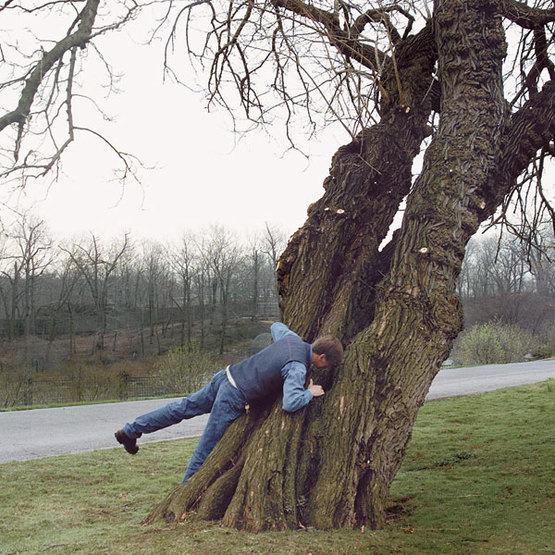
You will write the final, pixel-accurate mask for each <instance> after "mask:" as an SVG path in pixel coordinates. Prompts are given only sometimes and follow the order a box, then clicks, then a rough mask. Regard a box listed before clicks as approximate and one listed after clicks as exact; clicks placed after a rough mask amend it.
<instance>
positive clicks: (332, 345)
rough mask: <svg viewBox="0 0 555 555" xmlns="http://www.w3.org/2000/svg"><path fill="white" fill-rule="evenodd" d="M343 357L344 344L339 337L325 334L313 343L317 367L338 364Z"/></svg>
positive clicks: (313, 353) (313, 360) (314, 361)
mask: <svg viewBox="0 0 555 555" xmlns="http://www.w3.org/2000/svg"><path fill="white" fill-rule="evenodd" d="M342 359H343V346H342V345H341V341H339V339H337V337H333V336H332V335H325V336H324V337H320V338H319V339H317V340H316V341H315V342H314V343H313V344H312V362H313V363H314V366H316V368H326V367H328V366H337V365H338V364H339V363H340V362H341V360H342Z"/></svg>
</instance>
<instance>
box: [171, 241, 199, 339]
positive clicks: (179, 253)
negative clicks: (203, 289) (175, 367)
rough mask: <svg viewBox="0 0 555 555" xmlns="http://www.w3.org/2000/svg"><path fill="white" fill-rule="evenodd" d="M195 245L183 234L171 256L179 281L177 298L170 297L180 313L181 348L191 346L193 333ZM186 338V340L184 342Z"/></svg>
mask: <svg viewBox="0 0 555 555" xmlns="http://www.w3.org/2000/svg"><path fill="white" fill-rule="evenodd" d="M194 251H195V243H194V239H193V238H192V237H191V236H190V235H186V234H184V235H183V236H182V238H181V242H180V244H179V247H178V248H177V250H176V251H175V252H173V253H172V255H171V265H172V267H173V270H174V272H175V274H176V275H177V277H178V280H179V284H180V287H179V292H180V294H179V296H178V297H180V298H176V297H175V296H172V301H173V302H174V303H175V305H176V306H177V307H178V308H179V311H180V312H181V341H180V344H181V346H182V347H183V346H184V345H185V344H186V343H187V345H189V347H190V346H191V341H192V332H193V307H192V290H193V280H194V278H195V273H196V268H195V265H196V263H197V260H196V256H195V252H194ZM185 337H187V340H185Z"/></svg>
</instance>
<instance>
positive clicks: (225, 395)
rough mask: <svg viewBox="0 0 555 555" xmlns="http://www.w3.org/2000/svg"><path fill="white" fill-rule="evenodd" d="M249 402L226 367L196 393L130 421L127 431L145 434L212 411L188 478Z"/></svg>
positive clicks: (132, 434) (187, 475)
mask: <svg viewBox="0 0 555 555" xmlns="http://www.w3.org/2000/svg"><path fill="white" fill-rule="evenodd" d="M245 404H246V401H245V397H244V395H243V394H242V393H241V392H240V391H239V390H238V389H237V388H235V387H233V386H232V385H231V383H230V382H229V380H228V379H227V376H226V373H225V370H220V371H219V372H218V373H217V374H214V376H213V377H212V380H211V381H210V383H209V384H207V385H205V386H204V387H203V388H202V389H200V390H199V391H197V392H196V393H192V394H191V395H189V396H188V397H184V398H183V399H181V400H179V401H174V402H172V403H168V404H167V405H165V406H163V407H160V408H159V409H156V410H153V411H152V412H149V413H147V414H143V415H142V416H139V417H138V418H136V419H135V420H134V421H133V422H131V423H127V424H126V425H125V426H124V427H123V431H124V432H125V433H126V434H127V435H128V436H129V437H132V438H138V437H141V435H142V434H150V433H151V432H155V431H157V430H161V429H162V428H166V427H168V426H171V425H172V424H177V423H179V422H181V421H182V420H185V419H187V418H192V417H193V416H198V415H200V414H206V413H210V417H209V418H208V423H207V424H206V428H205V429H204V432H203V433H202V437H201V438H200V441H199V442H198V445H197V447H196V449H195V452H194V453H193V456H192V457H191V460H190V462H189V465H188V466H187V470H186V472H185V476H184V477H183V482H185V480H187V479H189V478H190V477H191V476H192V475H193V474H194V473H195V472H196V471H197V470H198V469H199V468H200V465H201V464H202V463H203V462H204V460H205V459H206V457H208V455H209V454H210V453H211V451H212V449H214V446H215V445H216V443H218V441H219V440H220V439H221V437H222V436H223V435H224V432H225V431H226V430H227V428H228V426H229V425H230V424H231V423H232V422H233V421H234V420H235V419H236V418H238V417H239V416H240V415H241V414H242V413H243V412H244V410H245Z"/></svg>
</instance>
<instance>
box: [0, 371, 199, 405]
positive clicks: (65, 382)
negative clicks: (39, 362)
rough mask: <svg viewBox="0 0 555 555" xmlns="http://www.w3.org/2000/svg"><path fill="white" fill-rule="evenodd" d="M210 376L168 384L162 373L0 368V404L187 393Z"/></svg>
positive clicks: (71, 401) (179, 394) (143, 397)
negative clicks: (76, 372)
mask: <svg viewBox="0 0 555 555" xmlns="http://www.w3.org/2000/svg"><path fill="white" fill-rule="evenodd" d="M207 379H209V377H208V378H206V377H204V376H203V377H197V378H195V379H194V380H193V379H190V380H182V381H181V383H175V382H174V383H167V382H164V381H162V380H161V379H160V377H159V376H128V375H115V376H112V377H110V378H109V379H106V376H94V375H76V376H72V377H60V376H46V375H41V374H38V375H37V374H36V373H26V374H21V373H13V372H6V371H5V368H4V371H1V370H0V407H3V408H10V407H18V406H32V405H48V404H64V403H86V402H98V401H113V400H124V399H146V398H152V397H164V396H176V397H177V396H184V395H187V394H188V393H190V392H192V391H194V390H196V389H198V387H199V384H200V385H202V384H203V383H206V381H207Z"/></svg>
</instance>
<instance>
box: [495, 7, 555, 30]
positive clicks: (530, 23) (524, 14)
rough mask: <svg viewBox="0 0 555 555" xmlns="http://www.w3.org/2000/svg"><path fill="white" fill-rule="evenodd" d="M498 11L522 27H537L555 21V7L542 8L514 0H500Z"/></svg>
mask: <svg viewBox="0 0 555 555" xmlns="http://www.w3.org/2000/svg"><path fill="white" fill-rule="evenodd" d="M499 12H500V13H501V14H502V15H503V16H504V17H506V18H507V19H509V20H510V21H512V22H513V23H516V24H517V25H519V26H520V27H523V28H524V29H538V28H539V27H542V26H543V25H546V24H547V23H551V22H552V21H555V8H551V9H547V10H542V9H541V8H533V7H530V6H528V5H527V4H525V3H523V2H517V1H516V0H501V2H500V3H499Z"/></svg>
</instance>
